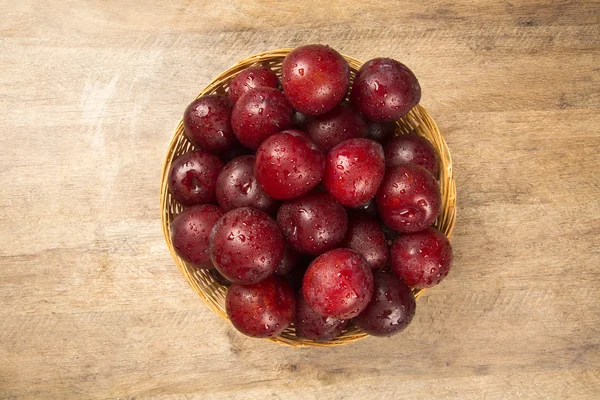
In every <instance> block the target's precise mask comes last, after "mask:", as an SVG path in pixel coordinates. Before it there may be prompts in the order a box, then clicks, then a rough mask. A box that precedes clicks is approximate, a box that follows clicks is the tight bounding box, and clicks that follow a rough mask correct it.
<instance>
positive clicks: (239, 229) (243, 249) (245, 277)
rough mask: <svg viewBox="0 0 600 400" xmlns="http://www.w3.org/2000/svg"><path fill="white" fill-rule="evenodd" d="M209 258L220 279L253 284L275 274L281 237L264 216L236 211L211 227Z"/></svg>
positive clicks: (277, 229)
mask: <svg viewBox="0 0 600 400" xmlns="http://www.w3.org/2000/svg"><path fill="white" fill-rule="evenodd" d="M210 257H211V259H212V262H213V265H214V266H215V267H216V268H217V269H218V270H219V272H220V273H221V275H223V276H224V277H225V278H227V279H228V280H230V281H231V282H233V283H242V284H250V283H257V282H260V281H261V280H263V279H265V278H266V277H267V276H269V275H271V274H272V273H273V272H275V269H276V268H277V266H278V265H279V263H280V262H281V259H282V258H283V237H282V236H281V231H280V230H279V228H278V227H277V224H276V223H275V221H273V220H272V219H271V218H269V216H268V215H267V214H265V213H263V212H262V211H258V210H254V209H252V208H236V209H233V210H231V211H229V212H228V213H226V214H225V215H224V216H223V217H222V218H221V219H220V220H219V221H218V222H217V223H216V224H215V226H214V227H213V229H212V232H211V234H210Z"/></svg>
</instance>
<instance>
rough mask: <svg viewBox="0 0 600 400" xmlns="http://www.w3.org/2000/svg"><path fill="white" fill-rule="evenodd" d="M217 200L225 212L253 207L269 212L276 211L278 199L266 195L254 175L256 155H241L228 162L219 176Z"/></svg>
mask: <svg viewBox="0 0 600 400" xmlns="http://www.w3.org/2000/svg"><path fill="white" fill-rule="evenodd" d="M216 194H217V201H218V202H219V205H220V206H221V209H222V210H223V211H225V212H227V211H230V210H232V209H234V208H239V207H251V208H256V209H257V210H261V211H264V212H265V213H267V214H270V213H272V212H274V211H275V210H276V208H277V205H278V203H277V201H275V200H273V199H272V198H270V197H269V196H267V195H266V193H265V192H263V190H262V189H261V187H260V185H259V184H258V182H257V181H256V176H255V175H254V156H241V157H238V158H235V159H233V160H231V161H230V162H229V163H227V164H226V165H225V166H224V167H223V169H222V170H221V173H220V174H219V177H218V178H217V188H216Z"/></svg>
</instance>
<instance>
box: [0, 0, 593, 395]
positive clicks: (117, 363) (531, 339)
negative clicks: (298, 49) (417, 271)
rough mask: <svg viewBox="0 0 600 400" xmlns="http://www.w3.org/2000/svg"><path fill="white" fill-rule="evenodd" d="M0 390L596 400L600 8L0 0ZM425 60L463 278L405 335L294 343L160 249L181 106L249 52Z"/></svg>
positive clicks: (444, 288)
mask: <svg viewBox="0 0 600 400" xmlns="http://www.w3.org/2000/svg"><path fill="white" fill-rule="evenodd" d="M0 13H1V14H0V15H1V20H2V22H1V23H0V67H1V72H0V149H1V150H2V155H1V157H0V177H1V178H0V202H1V204H2V208H1V209H0V226H1V230H0V240H1V242H0V243H1V246H0V262H1V268H0V304H1V305H2V306H1V308H0V397H1V398H21V397H24V398H38V399H51V398H60V399H62V398H114V397H135V398H150V397H152V398H160V399H184V398H186V399H187V398H198V399H205V398H212V399H242V398H244V399H271V398H274V399H291V398H297V399H370V398H372V399H397V398H411V399H457V398H461V399H480V398H485V399H509V398H527V399H533V398H536V399H537V398H556V399H566V398H571V399H598V398H600V328H599V325H600V167H599V163H600V157H599V155H598V150H599V149H600V3H598V2H597V1H596V2H591V1H590V2H584V1H542V0H529V1H526V2H525V1H524V2H519V1H516V0H510V1H487V2H483V1H473V0H457V1H437V0H436V1H431V2H417V1H412V2H389V1H384V0H370V1H368V2H366V1H358V0H356V1H345V2H326V1H321V0H318V1H317V0H304V1H289V2H275V1H258V0H243V1H242V0H231V1H225V2H221V1H219V2H216V1H215V2H209V1H200V2H192V1H169V2H159V1H137V2H136V1H132V2H123V1H114V0H113V1H85V2H76V1H66V2H65V1H47V2H34V1H29V0H23V1H20V2H14V1H4V2H0ZM314 42H319V43H326V44H329V45H331V46H333V47H334V48H336V49H338V50H339V51H341V52H343V53H345V54H348V55H352V56H354V57H356V58H358V59H362V60H368V59H370V58H373V57H376V56H389V57H393V58H396V59H399V60H401V61H402V62H404V63H406V64H407V65H409V66H410V67H411V68H412V69H413V71H414V72H415V73H416V75H417V76H418V77H419V80H420V82H421V85H422V87H423V99H422V104H423V105H424V106H425V107H426V108H427V109H428V110H429V112H430V113H431V114H432V116H433V117H434V118H435V119H436V121H437V122H438V124H439V126H440V128H441V130H442V131H443V133H444V135H445V137H446V140H447V142H448V145H449V147H450V149H451V151H452V155H453V158H454V170H455V172H456V179H457V187H458V222H457V225H456V229H455V231H454V235H453V238H452V242H453V245H454V248H455V255H456V258H455V264H454V269H453V271H452V272H451V274H450V276H449V277H448V278H447V279H446V280H445V281H444V282H443V283H442V284H440V285H439V286H438V287H436V288H435V289H433V290H430V291H428V292H427V293H426V295H425V296H424V297H423V298H421V299H420V300H419V302H418V311H417V316H416V318H415V320H414V321H413V323H412V325H411V326H410V327H409V328H408V329H407V330H406V331H405V332H404V333H402V334H400V335H398V336H396V337H393V338H388V339H375V338H368V339H365V340H363V341H360V342H357V343H355V344H352V345H349V346H343V347H337V348H330V349H300V350H297V349H292V348H287V347H283V346H277V345H274V344H272V343H269V342H266V341H261V340H256V339H250V338H247V337H244V336H242V335H240V334H238V333H237V332H235V331H234V330H233V329H232V327H231V326H230V325H229V324H228V323H227V322H225V321H223V320H221V319H219V318H218V317H217V316H215V315H214V314H212V313H211V312H210V311H209V310H208V309H207V308H206V307H205V306H204V305H203V304H202V303H201V301H200V300H199V298H198V297H197V296H196V294H195V293H194V292H193V291H192V290H191V289H190V288H189V287H188V285H187V284H186V282H185V281H184V280H183V278H182V276H181V274H180V273H179V271H178V270H177V269H176V267H175V265H174V263H173V261H172V259H171V257H170V255H169V253H168V251H167V248H166V246H165V244H164V241H163V237H162V234H161V228H160V212H159V201H158V200H159V199H158V197H159V196H158V193H159V177H160V169H161V164H162V161H163V157H164V155H165V151H166V148H167V144H168V142H169V138H170V136H171V134H172V132H173V129H174V128H175V126H176V124H177V122H178V121H179V118H180V117H181V114H182V111H183V109H184V107H185V106H186V105H187V103H188V102H190V101H191V100H192V99H193V98H194V96H195V95H196V94H197V93H198V92H199V91H200V89H201V88H202V87H203V86H204V85H206V84H207V83H208V82H209V81H210V79H211V78H212V77H213V76H215V75H216V74H217V73H218V72H220V71H222V70H224V69H226V68H227V67H229V66H230V65H232V64H233V63H235V62H236V61H237V60H239V59H241V58H245V57H247V56H248V55H251V54H254V53H257V52H261V51H265V50H268V49H273V48H279V47H293V46H296V45H299V44H306V43H314Z"/></svg>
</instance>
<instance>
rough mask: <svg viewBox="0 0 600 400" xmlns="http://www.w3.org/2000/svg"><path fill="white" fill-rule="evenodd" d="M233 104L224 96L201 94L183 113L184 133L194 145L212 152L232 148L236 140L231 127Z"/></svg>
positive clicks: (222, 151) (225, 150)
mask: <svg viewBox="0 0 600 400" xmlns="http://www.w3.org/2000/svg"><path fill="white" fill-rule="evenodd" d="M232 109H233V104H232V103H231V101H230V100H229V99H228V98H227V97H226V96H221V95H218V94H212V95H208V96H202V97H199V98H197V99H196V100H194V101H193V102H191V103H190V105H188V106H187V108H186V109H185V112H184V114H183V128H184V131H185V135H186V136H187V138H188V139H189V140H190V142H192V143H193V144H194V145H195V146H197V147H199V148H201V149H203V150H206V151H208V152H211V153H214V154H222V153H224V152H227V151H228V150H231V149H232V148H234V147H235V146H236V145H237V144H238V141H237V139H236V137H235V134H234V133H233V128H232V127H231V112H232Z"/></svg>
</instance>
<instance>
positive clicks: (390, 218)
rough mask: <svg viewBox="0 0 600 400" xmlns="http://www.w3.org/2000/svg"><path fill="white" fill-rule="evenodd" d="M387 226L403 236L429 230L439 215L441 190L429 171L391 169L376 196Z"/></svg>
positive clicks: (406, 166)
mask: <svg viewBox="0 0 600 400" xmlns="http://www.w3.org/2000/svg"><path fill="white" fill-rule="evenodd" d="M376 199H377V207H378V208H379V215H380V216H381V220H382V221H383V223H384V224H386V225H387V226H389V227H390V228H392V229H394V230H396V231H398V232H401V233H406V232H418V231H422V230H423V229H425V228H427V227H429V226H430V225H431V224H433V222H434V221H435V219H436V218H437V216H438V215H439V214H440V207H441V202H442V201H441V195H440V187H439V185H438V183H437V181H436V180H435V178H434V177H433V175H431V174H430V173H429V172H427V170H426V169H425V168H423V167H421V166H419V165H415V164H402V165H397V166H395V167H391V168H388V170H387V171H386V173H385V177H384V178H383V182H382V183H381V186H380V187H379V191H378V192H377V198H376Z"/></svg>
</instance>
